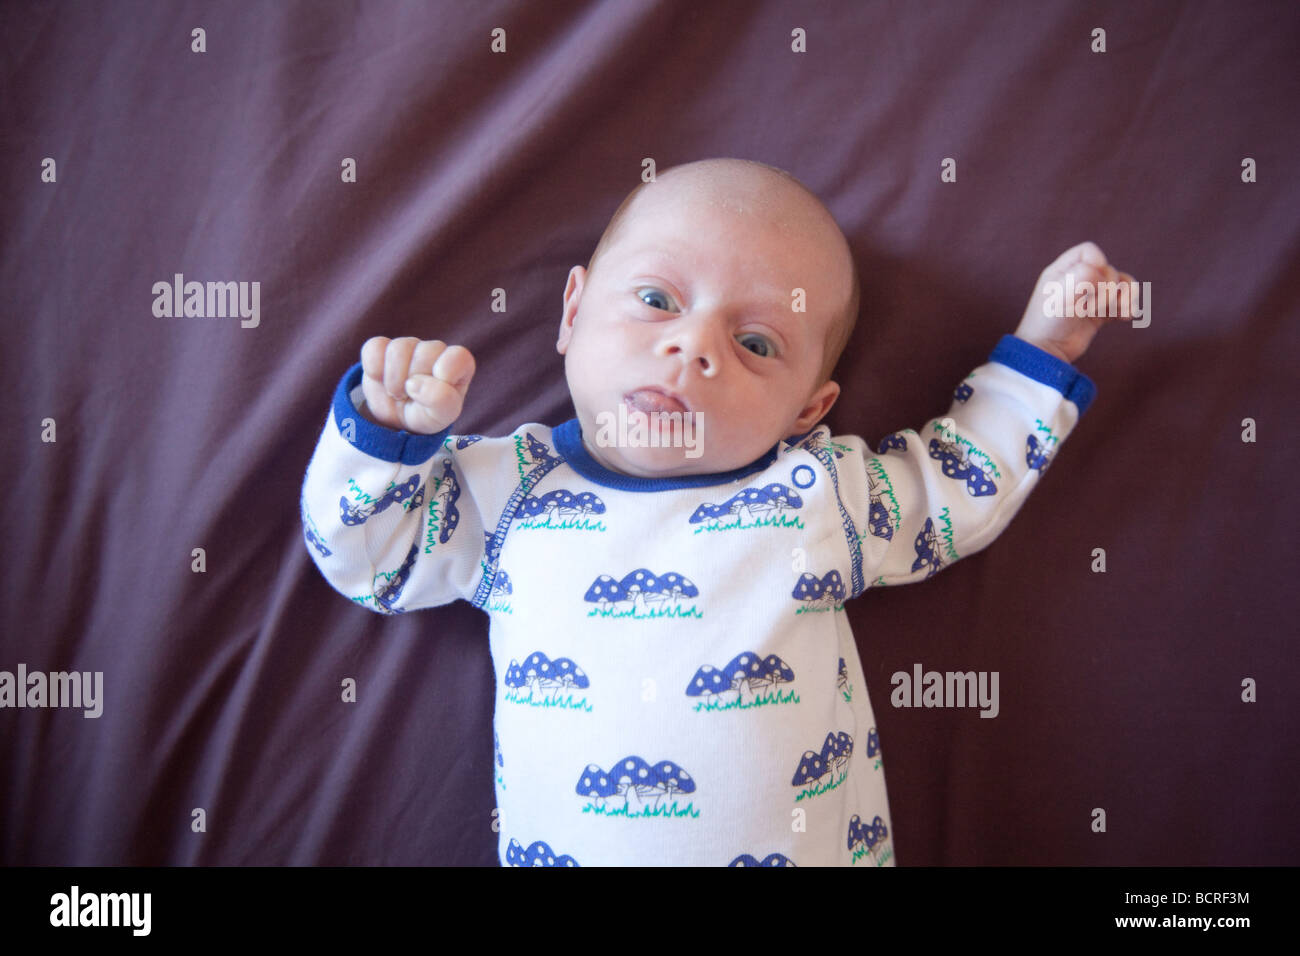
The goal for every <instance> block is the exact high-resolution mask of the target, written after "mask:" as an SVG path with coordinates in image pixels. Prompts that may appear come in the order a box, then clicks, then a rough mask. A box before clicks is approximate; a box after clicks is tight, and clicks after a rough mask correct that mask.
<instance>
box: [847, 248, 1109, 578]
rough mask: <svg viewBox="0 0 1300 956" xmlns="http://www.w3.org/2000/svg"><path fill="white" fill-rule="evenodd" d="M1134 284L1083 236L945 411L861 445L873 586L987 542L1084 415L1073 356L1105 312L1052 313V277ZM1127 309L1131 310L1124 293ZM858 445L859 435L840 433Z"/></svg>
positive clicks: (1086, 389)
mask: <svg viewBox="0 0 1300 956" xmlns="http://www.w3.org/2000/svg"><path fill="white" fill-rule="evenodd" d="M1068 272H1073V273H1074V285H1075V286H1076V287H1077V286H1079V284H1080V283H1082V282H1084V281H1089V282H1111V281H1122V282H1130V281H1132V277H1131V276H1129V275H1127V274H1123V273H1117V272H1116V271H1115V270H1114V269H1113V268H1112V267H1110V266H1109V265H1108V264H1107V262H1106V258H1105V256H1104V255H1103V254H1102V252H1101V250H1100V249H1098V248H1097V247H1096V246H1095V245H1093V244H1092V243H1083V244H1081V245H1079V246H1076V247H1074V248H1073V249H1070V250H1069V251H1067V252H1066V253H1064V254H1063V255H1062V256H1061V257H1060V258H1058V259H1057V260H1056V262H1054V263H1052V264H1051V265H1050V266H1048V267H1047V269H1046V270H1044V271H1043V273H1042V275H1041V276H1040V277H1039V282H1038V287H1037V289H1036V290H1035V293H1034V296H1033V297H1032V298H1031V300H1030V303H1029V307H1028V308H1027V309H1026V311H1025V315H1024V318H1023V319H1022V321H1021V323H1020V326H1019V327H1018V328H1017V330H1016V335H1015V336H1010V335H1007V336H1003V338H1002V340H1001V341H1000V342H999V343H998V345H997V348H995V349H994V351H993V353H992V355H990V357H989V362H988V363H987V364H985V365H982V366H980V367H979V368H977V369H976V370H975V371H974V372H972V373H971V374H970V375H969V376H967V378H966V380H965V381H963V382H962V383H961V384H960V385H959V386H958V387H957V389H956V391H955V392H954V394H953V402H952V406H951V407H950V408H949V410H948V412H947V414H945V415H942V416H939V417H937V418H934V419H932V420H931V421H930V422H929V423H928V424H927V425H925V426H924V427H922V429H921V430H920V432H916V431H912V430H911V429H908V430H907V431H904V432H897V433H895V434H893V435H890V436H888V437H886V438H885V439H884V441H882V442H881V446H880V453H879V454H872V453H871V450H870V449H869V448H867V447H866V445H865V443H863V444H862V445H861V448H862V450H863V460H864V461H865V463H866V474H865V476H864V477H863V478H861V479H860V480H861V481H862V482H863V483H864V484H866V486H867V487H866V488H865V489H864V491H865V495H861V496H860V497H858V498H857V500H858V501H861V500H863V498H865V500H867V501H868V502H869V505H868V511H867V513H866V514H865V515H864V516H863V517H864V519H865V520H863V522H862V524H861V525H859V537H860V540H861V542H862V543H861V559H862V562H863V566H864V574H865V577H866V581H865V584H866V586H872V585H882V584H885V585H888V584H907V583H910V582H913V581H919V580H922V579H924V578H926V577H929V576H930V575H932V574H934V573H935V572H937V571H939V570H941V569H942V568H944V567H946V566H947V565H949V564H951V563H952V562H953V561H956V560H959V559H961V558H963V557H966V556H967V555H970V554H973V553H974V552H976V551H979V550H981V549H982V548H984V547H986V546H987V545H988V544H989V543H990V542H992V541H993V539H994V538H996V537H997V536H998V535H999V534H1001V532H1002V530H1003V529H1004V528H1006V526H1007V525H1008V524H1010V522H1011V519H1012V518H1013V517H1014V516H1015V514H1016V513H1017V512H1018V511H1019V510H1020V507H1021V505H1023V504H1024V502H1025V500H1026V499H1027V498H1028V496H1029V493H1030V492H1031V491H1032V490H1033V489H1034V488H1036V487H1037V486H1038V481H1039V479H1040V477H1041V476H1042V474H1043V472H1045V471H1046V470H1047V468H1048V466H1049V465H1050V464H1051V462H1052V461H1053V460H1054V459H1055V457H1056V455H1057V453H1058V452H1059V450H1060V447H1061V444H1062V443H1063V442H1064V441H1065V439H1066V438H1067V437H1068V436H1069V435H1070V433H1071V432H1072V431H1073V429H1074V426H1075V425H1076V424H1077V423H1078V420H1079V417H1080V416H1081V415H1082V414H1083V412H1084V411H1086V410H1087V408H1088V405H1089V403H1090V402H1091V401H1092V398H1093V395H1094V394H1095V391H1096V389H1095V386H1094V385H1093V383H1092V381H1091V380H1090V379H1089V378H1088V377H1087V376H1086V375H1084V374H1083V373H1081V372H1079V371H1078V370H1077V369H1075V368H1073V367H1072V366H1071V365H1070V364H1069V362H1070V361H1072V360H1073V359H1075V358H1078V357H1079V356H1080V355H1082V354H1083V352H1084V351H1085V350H1086V349H1087V348H1088V345H1089V344H1090V343H1091V341H1092V338H1093V336H1095V335H1096V334H1097V331H1098V330H1099V329H1100V328H1101V326H1102V325H1103V324H1105V322H1106V321H1108V319H1107V318H1105V317H1102V318H1074V317H1070V318H1065V317H1055V316H1052V315H1049V314H1046V313H1047V312H1050V311H1051V310H1045V309H1044V308H1043V303H1044V301H1045V291H1046V289H1047V288H1048V283H1050V282H1062V283H1064V282H1065V276H1066V273H1068ZM1121 306H1122V309H1121V315H1119V316H1114V317H1112V318H1129V317H1131V310H1130V308H1129V306H1130V303H1129V299H1128V296H1127V293H1125V294H1124V295H1123V297H1122V299H1121ZM845 441H846V442H849V443H852V442H854V441H856V442H860V441H861V440H860V439H845ZM851 481H852V478H850V482H851Z"/></svg>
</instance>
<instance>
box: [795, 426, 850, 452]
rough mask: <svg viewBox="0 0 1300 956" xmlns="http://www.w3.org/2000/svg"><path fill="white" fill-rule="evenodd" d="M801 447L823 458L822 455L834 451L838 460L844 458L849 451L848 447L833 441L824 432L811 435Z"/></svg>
mask: <svg viewBox="0 0 1300 956" xmlns="http://www.w3.org/2000/svg"><path fill="white" fill-rule="evenodd" d="M799 447H800V448H805V449H807V450H808V451H810V452H812V453H813V454H814V455H817V456H818V457H821V454H820V453H825V452H828V451H834V452H835V457H836V458H843V457H844V452H845V451H847V450H848V446H846V445H841V444H840V443H839V442H833V441H831V440H830V436H829V435H827V434H826V432H824V431H818V432H814V433H813V434H811V435H809V436H808V438H807V439H805V440H804V441H803V442H802V443H801V444H800V446H799Z"/></svg>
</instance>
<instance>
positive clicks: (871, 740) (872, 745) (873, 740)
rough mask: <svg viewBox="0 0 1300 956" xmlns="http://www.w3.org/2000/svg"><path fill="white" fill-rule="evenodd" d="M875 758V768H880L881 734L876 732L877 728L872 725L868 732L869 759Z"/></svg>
mask: <svg viewBox="0 0 1300 956" xmlns="http://www.w3.org/2000/svg"><path fill="white" fill-rule="evenodd" d="M873 758H874V759H875V761H876V765H875V767H874V768H873V769H875V770H879V769H880V735H879V734H877V733H876V728H875V727H872V728H871V730H870V731H868V733H867V759H873Z"/></svg>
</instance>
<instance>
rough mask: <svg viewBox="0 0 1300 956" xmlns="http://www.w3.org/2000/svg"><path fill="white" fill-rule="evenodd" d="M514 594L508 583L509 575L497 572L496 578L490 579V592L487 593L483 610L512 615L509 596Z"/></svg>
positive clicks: (511, 585)
mask: <svg viewBox="0 0 1300 956" xmlns="http://www.w3.org/2000/svg"><path fill="white" fill-rule="evenodd" d="M514 593H515V588H514V585H513V584H511V583H510V575H508V574H507V573H506V572H505V571H501V570H498V571H497V573H496V576H495V577H494V578H493V579H492V590H491V591H489V592H488V600H487V604H486V605H485V606H484V610H486V611H499V612H501V613H502V614H513V613H514V608H513V607H511V605H510V595H512V594H514Z"/></svg>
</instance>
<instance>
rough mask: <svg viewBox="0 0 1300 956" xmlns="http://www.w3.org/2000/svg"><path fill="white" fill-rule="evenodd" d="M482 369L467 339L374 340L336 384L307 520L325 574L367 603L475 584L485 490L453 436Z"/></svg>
mask: <svg viewBox="0 0 1300 956" xmlns="http://www.w3.org/2000/svg"><path fill="white" fill-rule="evenodd" d="M473 371H474V366H473V357H472V356H470V354H469V353H468V352H467V351H466V350H464V349H461V348H459V347H456V346H453V347H452V348H447V347H446V346H445V345H443V343H441V342H418V341H417V340H415V339H396V340H394V341H392V342H390V341H389V340H388V339H371V340H369V341H368V342H367V343H366V345H365V347H364V348H363V349H362V362H361V363H360V364H359V365H356V366H353V367H352V368H351V369H349V370H348V372H347V374H345V376H344V378H343V381H342V382H340V383H339V386H338V388H337V390H336V391H335V395H334V402H333V407H332V409H331V412H330V416H329V419H328V421H327V422H326V424H325V428H324V430H323V432H322V433H321V437H320V440H319V442H318V444H317V446H316V451H315V453H314V455H313V456H312V460H311V463H310V464H309V465H308V468H307V474H306V478H305V480H304V482H303V489H302V500H301V508H302V520H303V526H304V533H305V537H306V541H307V550H308V553H309V554H310V555H311V556H312V559H313V560H314V561H315V562H316V566H317V567H318V568H319V569H320V572H321V574H322V575H324V577H325V578H326V580H328V581H329V582H330V584H331V585H333V587H334V588H335V589H336V590H338V591H339V592H340V593H342V594H343V595H344V596H346V597H348V598H349V599H351V600H353V601H355V602H356V603H358V604H361V605H362V606H363V607H367V608H369V609H370V610H373V611H376V612H379V613H385V614H392V613H400V612H402V611H406V610H411V609H414V608H417V607H429V606H433V605H438V604H446V603H449V602H451V601H453V600H455V599H456V598H458V597H467V596H469V595H472V594H473V593H474V590H475V587H476V585H477V584H478V580H479V577H480V576H481V565H480V563H479V559H480V557H481V556H482V553H483V541H484V536H483V520H482V517H481V515H480V514H479V510H478V504H479V500H480V499H479V497H477V496H476V495H474V494H471V493H469V491H468V489H467V487H466V485H467V481H468V479H467V478H466V475H465V463H464V462H463V461H462V460H461V458H460V455H459V453H458V450H457V446H459V445H461V444H462V443H461V442H458V441H454V440H448V432H449V430H450V425H451V422H452V420H454V418H455V417H456V416H457V415H459V414H460V411H461V406H462V403H463V400H464V396H465V391H466V389H467V388H468V385H469V380H470V378H471V377H472V375H473ZM408 380H410V381H411V386H410V387H409V388H407V382H408ZM363 395H364V399H362V402H361V404H358V403H357V399H359V398H361V397H362V396H363ZM464 447H466V448H472V447H473V446H472V445H471V444H466V445H465V446H464ZM467 454H468V453H467ZM471 457H472V455H471ZM483 457H484V456H483V455H482V454H480V455H479V458H480V460H481V459H483Z"/></svg>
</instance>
